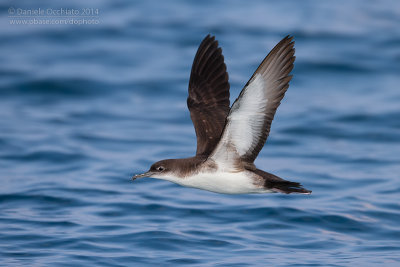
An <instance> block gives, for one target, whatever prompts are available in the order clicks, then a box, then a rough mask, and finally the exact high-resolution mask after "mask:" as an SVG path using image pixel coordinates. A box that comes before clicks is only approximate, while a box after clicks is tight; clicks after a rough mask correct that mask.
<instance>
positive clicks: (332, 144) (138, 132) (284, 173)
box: [0, 0, 400, 266]
mask: <svg viewBox="0 0 400 267" xmlns="http://www.w3.org/2000/svg"><path fill="white" fill-rule="evenodd" d="M10 7H13V8H14V10H17V8H21V9H38V8H41V9H45V10H46V9H47V8H52V9H57V8H58V9H59V8H76V9H81V8H94V9H98V10H99V14H98V15H97V16H96V17H95V19H98V20H99V21H98V22H99V23H98V24H91V25H10V20H11V19H12V18H11V17H10ZM0 8H1V15H0V23H1V25H2V26H1V27H0V34H1V38H0V77H1V78H0V179H1V180H0V182H1V186H0V265H4V266H14V265H17V266H19V265H29V266H32V265H34V266H144V265H149V266H151V265H156V264H157V265H160V266H168V265H170V266H177V265H195V266H211V265H214V266H235V265H236V266H246V265H248V266H294V265H296V266H357V265H359V266H399V265H400V256H399V255H400V224H399V222H400V197H399V196H400V179H399V178H400V88H399V84H400V76H399V73H400V32H399V28H400V19H399V18H400V5H399V3H398V2H397V1H361V0H360V1H335V2H333V1H261V0H260V1H251V2H248V3H243V2H241V1H229V2H228V1H226V2H223V1H222V2H216V1H158V2H155V1H126V2H123V1H108V2H106V1H65V2H63V3H62V4H61V3H57V4H56V3H55V2H54V1H39V0H37V1H6V2H2V3H1V4H0ZM33 18H36V19H38V17H28V18H27V19H33ZM69 18H71V17H69ZM50 19H54V18H50ZM75 19H80V17H76V18H75ZM88 19H89V18H88ZM208 33H212V34H214V35H216V37H217V39H218V40H219V42H220V45H221V46H222V47H223V52H224V56H225V59H226V63H227V66H228V71H229V74H230V82H231V88H232V89H231V101H233V100H234V99H235V98H236V96H237V95H238V94H239V92H240V90H241V88H242V87H243V85H244V84H245V83H246V82H247V80H248V78H249V77H250V76H251V74H252V72H253V71H254V70H255V68H256V67H257V65H258V64H259V63H260V61H261V60H262V58H263V57H264V56H265V55H266V54H267V53H268V51H269V50H270V49H271V48H272V47H273V46H274V45H275V44H276V43H277V42H278V41H279V40H280V39H281V38H283V37H284V36H286V35H287V34H291V35H293V36H294V37H295V41H296V56H297V59H296V63H295V69H294V71H293V74H294V78H293V80H292V83H291V86H290V88H289V90H288V92H287V94H286V97H285V99H284V101H283V102H282V105H281V106H280V107H279V109H278V112H277V115H276V117H275V120H274V122H273V124H272V130H271V135H270V138H269V139H268V142H267V144H266V146H265V148H264V149H263V150H262V152H261V153H260V155H259V157H258V159H257V161H256V164H257V166H258V167H260V168H262V169H265V170H267V171H270V172H272V173H275V174H277V175H279V176H281V177H284V178H287V179H289V180H293V181H298V182H301V183H302V184H303V185H304V186H305V187H306V188H308V189H310V190H313V193H312V195H310V196H304V195H282V194H268V195H221V194H215V193H210V192H206V191H201V190H196V189H190V188H184V187H180V186H178V185H175V184H172V183H168V182H165V181H159V180H152V179H147V180H146V179H142V180H139V181H137V182H135V183H132V182H131V181H130V176H131V175H132V174H134V173H139V172H142V171H144V170H147V168H148V167H149V165H150V164H151V163H152V162H154V161H157V160H160V159H163V158H179V157H187V156H190V155H193V154H194V152H195V147H196V139H195V133H194V129H193V126H192V123H191V120H190V117H189V113H188V111H187V108H186V97H187V84H188V79H189V73H190V67H191V63H192V60H193V57H194V54H195V52H196V49H197V46H198V44H199V43H200V41H201V40H202V39H203V37H204V36H205V35H206V34H208Z"/></svg>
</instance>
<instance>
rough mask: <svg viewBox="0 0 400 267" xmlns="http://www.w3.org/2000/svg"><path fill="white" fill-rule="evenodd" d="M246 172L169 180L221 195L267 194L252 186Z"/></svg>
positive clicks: (201, 174)
mask: <svg viewBox="0 0 400 267" xmlns="http://www.w3.org/2000/svg"><path fill="white" fill-rule="evenodd" d="M246 174H249V173H246V172H238V173H229V172H213V173H198V174H196V175H194V176H189V177H186V178H179V179H173V180H172V179H171V180H170V181H171V182H175V183H177V184H180V185H183V186H188V187H194V188H199V189H203V190H208V191H212V192H216V193H223V194H247V193H267V192H268V190H265V189H264V188H262V187H260V186H256V185H254V181H253V179H252V178H251V177H249V176H248V175H246Z"/></svg>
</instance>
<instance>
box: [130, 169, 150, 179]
mask: <svg viewBox="0 0 400 267" xmlns="http://www.w3.org/2000/svg"><path fill="white" fill-rule="evenodd" d="M153 174H154V172H151V171H148V172H145V173H142V174H136V175H134V176H132V181H135V180H136V179H138V178H144V177H150V176H152V175H153Z"/></svg>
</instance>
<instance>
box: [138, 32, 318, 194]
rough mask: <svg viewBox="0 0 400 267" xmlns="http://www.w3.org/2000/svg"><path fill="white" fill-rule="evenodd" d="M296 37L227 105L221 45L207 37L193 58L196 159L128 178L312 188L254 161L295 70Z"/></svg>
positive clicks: (210, 186)
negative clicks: (257, 164) (260, 166)
mask: <svg viewBox="0 0 400 267" xmlns="http://www.w3.org/2000/svg"><path fill="white" fill-rule="evenodd" d="M294 60H295V56H294V41H293V37H290V36H287V37H285V38H283V39H282V41H280V42H279V43H278V44H277V45H276V46H275V47H274V48H273V49H272V50H271V52H270V53H269V54H268V55H267V56H266V57H265V58H264V60H263V61H262V62H261V64H260V66H258V68H257V69H256V71H255V72H254V74H253V76H251V78H250V80H249V81H248V82H247V84H246V85H245V86H244V88H243V90H242V91H241V92H240V95H239V97H238V98H237V99H236V101H235V102H234V103H233V105H232V107H229V105H230V103H229V87H230V85H229V82H228V73H227V71H226V65H225V63H224V57H223V55H222V49H221V48H220V47H218V41H216V40H215V37H213V36H210V35H207V36H206V37H205V38H204V40H203V41H202V42H201V44H200V46H199V48H198V50H197V53H196V56H195V58H194V61H193V65H192V71H191V74H190V80H189V97H188V99H187V105H188V108H189V111H190V117H191V119H192V121H193V124H194V128H195V131H196V136H197V151H196V155H195V156H194V157H190V158H184V159H165V160H161V161H158V162H156V163H154V164H153V165H152V166H151V167H150V170H149V171H147V172H145V173H143V174H138V175H135V176H133V177H132V179H133V180H135V179H137V178H143V177H151V178H157V179H162V180H167V181H171V182H174V183H177V184H180V185H183V186H188V187H194V188H199V189H203V190H208V191H212V192H216V193H225V194H247V193H272V192H281V193H286V194H290V193H301V194H310V193H311V191H310V190H307V189H305V188H303V187H302V186H301V184H299V183H296V182H290V181H287V180H284V179H282V178H280V177H278V176H276V175H274V174H271V173H268V172H265V171H263V170H260V169H258V168H257V167H256V166H255V165H254V160H255V159H256V157H257V155H258V153H259V152H260V150H261V149H262V148H263V146H264V144H265V141H266V140H267V137H268V134H269V131H270V128H271V123H272V120H273V119H274V115H275V112H276V109H277V108H278V106H279V104H280V102H281V100H282V98H283V97H284V95H285V92H286V90H287V89H288V87H289V81H290V80H291V78H292V75H289V73H290V72H291V70H292V69H293V62H294Z"/></svg>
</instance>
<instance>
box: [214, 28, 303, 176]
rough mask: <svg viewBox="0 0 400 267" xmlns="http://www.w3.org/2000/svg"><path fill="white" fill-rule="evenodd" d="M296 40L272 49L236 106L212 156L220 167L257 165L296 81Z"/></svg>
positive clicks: (290, 39)
mask: <svg viewBox="0 0 400 267" xmlns="http://www.w3.org/2000/svg"><path fill="white" fill-rule="evenodd" d="M292 39H293V37H289V36H287V37H285V38H284V39H283V40H282V41H280V42H279V43H278V44H277V45H276V46H275V47H274V48H273V49H272V50H271V52H270V53H269V54H268V55H267V56H266V58H265V59H264V60H263V61H262V63H261V64H260V66H259V67H258V68H257V70H256V71H255V72H254V74H253V76H252V77H251V78H250V80H249V81H248V82H247V84H246V86H245V87H244V88H243V90H242V92H241V93H240V95H239V97H238V98H237V99H236V101H235V102H234V103H233V105H232V108H231V110H230V112H229V115H228V117H227V121H226V125H225V128H224V131H223V133H222V136H221V139H220V142H219V143H218V145H217V147H216V148H215V150H214V151H213V152H212V153H211V155H210V158H211V159H213V160H214V161H216V162H220V163H223V164H221V165H220V166H225V168H227V169H228V170H235V169H237V168H240V167H243V165H247V166H254V165H253V162H254V160H255V159H256V157H257V155H258V153H259V152H260V150H261V149H262V147H263V146H264V144H265V141H266V140H267V137H268V134H269V131H270V128H271V123H272V120H273V119H274V115H275V112H276V109H277V108H278V106H279V104H280V102H281V100H282V98H283V96H284V94H285V92H286V90H287V88H288V87H289V81H290V80H291V78H292V76H291V75H289V73H290V72H291V70H292V69H293V62H294V60H295V56H294V42H293V41H292Z"/></svg>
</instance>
